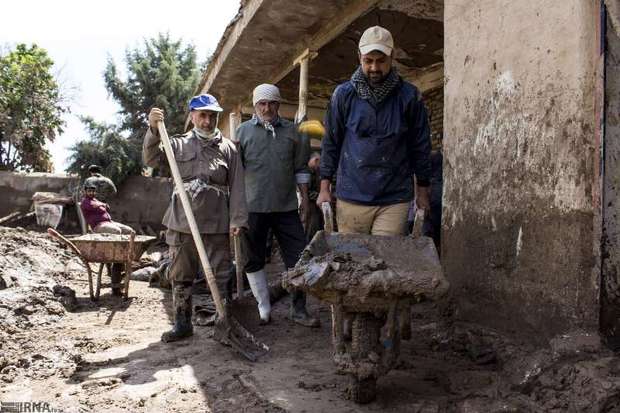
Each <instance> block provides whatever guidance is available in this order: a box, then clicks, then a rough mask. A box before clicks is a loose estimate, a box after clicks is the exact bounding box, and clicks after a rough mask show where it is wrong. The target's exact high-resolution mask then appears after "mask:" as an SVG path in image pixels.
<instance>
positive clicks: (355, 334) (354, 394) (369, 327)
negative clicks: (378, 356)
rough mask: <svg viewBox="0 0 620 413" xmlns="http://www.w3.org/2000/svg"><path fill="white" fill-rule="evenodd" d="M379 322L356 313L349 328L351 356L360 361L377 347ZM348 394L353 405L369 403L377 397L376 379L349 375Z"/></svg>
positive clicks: (363, 314) (368, 315)
mask: <svg viewBox="0 0 620 413" xmlns="http://www.w3.org/2000/svg"><path fill="white" fill-rule="evenodd" d="M380 334H381V320H379V319H378V318H377V317H375V316H374V315H373V314H371V313H356V314H355V316H354V318H353V325H352V328H351V356H352V357H353V360H357V361H362V360H363V359H366V358H367V357H368V355H369V354H370V353H371V352H373V351H375V352H377V350H378V346H379V339H380ZM349 393H350V396H351V399H352V400H353V401H354V402H355V403H360V404H364V403H370V402H371V401H373V400H374V399H375V398H376V397H377V378H376V377H374V375H371V376H370V377H363V378H360V377H358V376H357V374H351V381H350V384H349Z"/></svg>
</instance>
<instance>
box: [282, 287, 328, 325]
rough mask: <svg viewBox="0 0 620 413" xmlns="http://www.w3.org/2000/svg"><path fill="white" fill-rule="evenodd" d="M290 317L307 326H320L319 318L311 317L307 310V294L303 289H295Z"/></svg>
mask: <svg viewBox="0 0 620 413" xmlns="http://www.w3.org/2000/svg"><path fill="white" fill-rule="evenodd" d="M289 318H290V319H291V320H292V321H294V322H296V323H297V324H301V325H302V326H305V327H319V326H320V325H321V323H320V321H319V319H318V318H314V317H311V316H310V314H308V311H307V310H306V294H305V293H304V292H303V291H293V293H292V300H291V312H290V314H289Z"/></svg>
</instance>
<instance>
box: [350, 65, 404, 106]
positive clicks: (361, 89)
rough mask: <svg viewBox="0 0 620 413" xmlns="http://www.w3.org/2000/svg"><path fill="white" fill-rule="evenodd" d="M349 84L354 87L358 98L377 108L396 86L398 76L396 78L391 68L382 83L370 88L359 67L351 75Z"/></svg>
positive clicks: (398, 80) (395, 73)
mask: <svg viewBox="0 0 620 413" xmlns="http://www.w3.org/2000/svg"><path fill="white" fill-rule="evenodd" d="M351 82H352V83H353V86H355V90H356V91H357V94H358V95H359V97H360V98H362V99H364V100H367V101H369V102H370V103H371V104H372V105H373V106H377V105H379V104H380V103H381V102H383V101H384V100H385V98H387V97H388V96H389V95H390V93H392V91H393V90H394V89H395V88H396V86H398V84H399V82H400V76H398V73H397V72H396V69H395V68H392V70H390V73H388V75H387V76H386V78H385V79H384V80H383V82H381V83H380V84H379V85H378V86H375V87H372V86H370V82H369V81H368V78H367V77H366V75H365V74H364V72H362V67H361V66H359V67H358V68H357V70H356V71H355V73H353V76H351Z"/></svg>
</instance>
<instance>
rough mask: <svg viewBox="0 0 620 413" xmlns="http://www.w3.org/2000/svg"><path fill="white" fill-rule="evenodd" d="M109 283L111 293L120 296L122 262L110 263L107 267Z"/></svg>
mask: <svg viewBox="0 0 620 413" xmlns="http://www.w3.org/2000/svg"><path fill="white" fill-rule="evenodd" d="M108 271H109V275H110V284H111V285H112V295H113V296H114V297H121V296H122V295H123V286H124V284H123V283H122V281H123V264H110V267H108Z"/></svg>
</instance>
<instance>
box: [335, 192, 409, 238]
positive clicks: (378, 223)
mask: <svg viewBox="0 0 620 413" xmlns="http://www.w3.org/2000/svg"><path fill="white" fill-rule="evenodd" d="M408 211H409V202H402V203H399V204H393V205H383V206H368V205H358V204H352V203H350V202H346V201H343V200H341V199H339V200H338V201H337V202H336V220H337V222H338V232H342V233H348V234H372V235H404V234H405V233H406V229H407V212H408Z"/></svg>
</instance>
